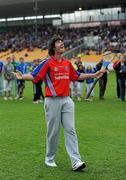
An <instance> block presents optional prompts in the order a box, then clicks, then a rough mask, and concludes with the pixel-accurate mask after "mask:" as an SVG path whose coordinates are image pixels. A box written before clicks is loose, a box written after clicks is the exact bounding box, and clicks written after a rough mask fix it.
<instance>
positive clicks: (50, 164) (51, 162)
mask: <svg viewBox="0 0 126 180" xmlns="http://www.w3.org/2000/svg"><path fill="white" fill-rule="evenodd" d="M45 164H46V165H47V166H49V167H57V165H56V163H55V161H45Z"/></svg>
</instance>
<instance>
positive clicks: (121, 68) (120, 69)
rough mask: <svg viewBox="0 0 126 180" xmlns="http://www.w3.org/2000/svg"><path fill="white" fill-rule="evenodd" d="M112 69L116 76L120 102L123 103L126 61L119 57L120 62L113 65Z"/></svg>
mask: <svg viewBox="0 0 126 180" xmlns="http://www.w3.org/2000/svg"><path fill="white" fill-rule="evenodd" d="M114 69H115V71H116V73H117V76H118V83H119V88H120V99H121V101H125V82H126V59H125V57H124V56H121V57H120V61H118V62H116V63H115V64H114Z"/></svg>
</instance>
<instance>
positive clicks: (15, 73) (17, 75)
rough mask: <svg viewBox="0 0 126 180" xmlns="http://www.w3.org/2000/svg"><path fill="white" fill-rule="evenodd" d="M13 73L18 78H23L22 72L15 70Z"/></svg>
mask: <svg viewBox="0 0 126 180" xmlns="http://www.w3.org/2000/svg"><path fill="white" fill-rule="evenodd" d="M13 74H14V76H15V77H16V78H17V79H22V74H21V73H20V72H13Z"/></svg>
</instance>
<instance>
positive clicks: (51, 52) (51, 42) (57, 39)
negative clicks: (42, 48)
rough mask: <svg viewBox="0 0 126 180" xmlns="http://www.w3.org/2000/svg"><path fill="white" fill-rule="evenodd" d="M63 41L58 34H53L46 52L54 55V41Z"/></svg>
mask: <svg viewBox="0 0 126 180" xmlns="http://www.w3.org/2000/svg"><path fill="white" fill-rule="evenodd" d="M59 40H61V41H63V39H62V37H61V36H59V35H54V36H53V37H52V39H51V41H50V43H49V48H48V53H49V55H50V56H54V54H55V51H54V48H55V42H56V41H59Z"/></svg>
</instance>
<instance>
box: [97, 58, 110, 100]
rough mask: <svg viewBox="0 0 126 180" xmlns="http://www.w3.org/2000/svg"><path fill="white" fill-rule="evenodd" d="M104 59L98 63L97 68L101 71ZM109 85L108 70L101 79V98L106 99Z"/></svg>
mask: <svg viewBox="0 0 126 180" xmlns="http://www.w3.org/2000/svg"><path fill="white" fill-rule="evenodd" d="M102 64H103V60H101V61H100V62H99V63H98V64H97V65H96V69H97V70H98V71H99V70H100V69H101V67H102ZM106 86H107V72H106V73H104V74H103V76H102V77H101V78H100V79H99V99H100V100H104V95H105V90H106Z"/></svg>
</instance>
